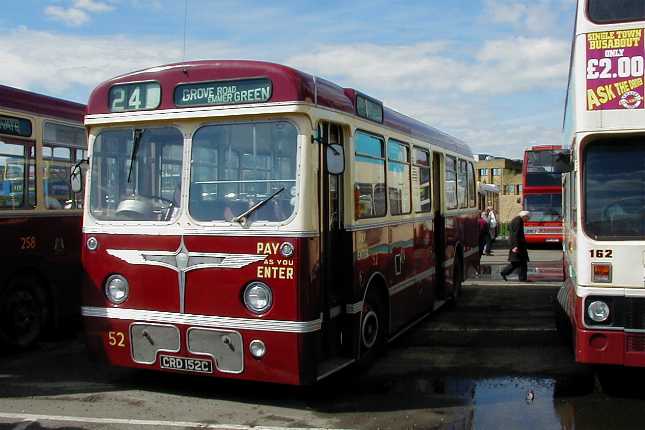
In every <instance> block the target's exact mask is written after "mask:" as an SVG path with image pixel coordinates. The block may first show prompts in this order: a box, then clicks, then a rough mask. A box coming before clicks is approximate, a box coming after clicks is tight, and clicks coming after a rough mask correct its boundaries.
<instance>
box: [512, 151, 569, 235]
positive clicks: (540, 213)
mask: <svg viewBox="0 0 645 430" xmlns="http://www.w3.org/2000/svg"><path fill="white" fill-rule="evenodd" d="M566 154H567V151H566V150H563V149H562V146H533V147H531V148H529V149H527V150H526V151H524V163H523V165H522V195H523V201H522V206H523V208H524V210H527V211H529V212H531V217H530V219H529V221H527V222H526V223H525V225H524V234H525V235H526V241H527V242H528V243H531V244H545V243H562V165H563V164H562V161H561V160H562V159H563V157H564V156H566Z"/></svg>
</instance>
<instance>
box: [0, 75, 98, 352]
mask: <svg viewBox="0 0 645 430" xmlns="http://www.w3.org/2000/svg"><path fill="white" fill-rule="evenodd" d="M84 114H85V105H81V104H78V103H73V102H69V101H65V100H60V99H56V98H52V97H47V96H44V95H40V94H35V93H31V92H27V91H23V90H19V89H16V88H11V87H7V86H2V85H0V238H2V240H1V243H2V246H1V247H0V259H2V263H3V264H2V271H0V340H1V341H3V342H4V343H9V344H11V345H14V346H22V347H24V346H28V345H30V344H32V343H33V342H35V341H36V340H37V339H38V337H39V336H40V335H41V334H42V333H43V331H45V328H48V329H50V330H52V331H57V330H59V329H60V328H61V326H63V325H65V324H66V323H68V322H71V321H73V320H76V321H78V318H79V303H80V280H81V277H80V269H81V265H80V258H81V256H80V240H81V212H82V211H81V204H82V202H81V201H80V200H78V199H76V198H75V196H74V195H73V193H72V192H71V189H70V184H69V173H70V168H71V167H72V166H73V165H74V164H75V163H76V162H77V161H80V160H82V159H84V158H86V148H87V145H86V137H85V129H84V127H83V125H82V122H83V116H84Z"/></svg>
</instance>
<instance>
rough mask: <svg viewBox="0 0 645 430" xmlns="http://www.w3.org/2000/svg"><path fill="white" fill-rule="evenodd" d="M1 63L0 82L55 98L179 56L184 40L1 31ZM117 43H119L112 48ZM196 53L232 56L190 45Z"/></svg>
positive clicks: (227, 51) (224, 51)
mask: <svg viewBox="0 0 645 430" xmlns="http://www.w3.org/2000/svg"><path fill="white" fill-rule="evenodd" d="M0 46H2V47H3V64H2V68H0V82H2V83H3V84H6V85H10V86H16V87H20V88H25V89H30V88H39V89H40V90H41V91H47V92H49V93H51V94H55V95H57V96H59V97H63V98H69V97H68V96H66V93H67V92H68V91H70V90H72V89H77V88H78V87H82V88H83V89H84V90H85V91H86V92H87V93H88V94H89V90H91V88H93V87H95V86H96V85H97V84H98V83H100V82H101V81H103V80H105V79H108V78H112V77H114V76H117V75H120V74H123V73H127V72H132V71H134V70H138V69H143V68H147V67H151V66H158V65H160V64H167V63H171V62H176V61H179V60H181V57H182V44H181V42H180V41H169V40H165V39H158V38H142V37H137V38H136V39H130V38H127V37H125V36H118V35H116V36H106V37H87V36H78V37H77V36H69V35H61V34H52V33H47V32H40V31H33V30H29V29H26V28H21V29H18V30H14V31H11V32H0ZM115 47H118V48H117V49H115ZM191 48H193V49H194V51H195V52H202V53H204V52H208V53H209V54H210V55H211V56H214V57H219V58H227V57H234V56H235V53H234V51H233V50H231V49H229V48H228V47H226V46H225V45H223V44H218V43H208V44H203V45H200V44H194V45H193V46H192V47H191Z"/></svg>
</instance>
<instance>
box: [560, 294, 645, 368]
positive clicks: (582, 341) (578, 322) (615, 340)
mask: <svg viewBox="0 0 645 430" xmlns="http://www.w3.org/2000/svg"><path fill="white" fill-rule="evenodd" d="M582 303H583V299H582V298H581V297H576V299H575V319H574V321H573V322H572V326H573V327H574V332H575V334H574V348H575V354H576V361H577V362H579V363H587V364H614V365H623V366H633V367H645V351H643V352H632V351H628V350H627V346H626V342H627V336H637V335H634V334H627V333H625V332H624V331H623V330H602V329H599V330H590V329H585V328H584V326H583V324H582V320H583V315H582ZM597 336H605V338H606V339H605V345H604V347H603V348H594V347H593V346H592V339H593V337H597Z"/></svg>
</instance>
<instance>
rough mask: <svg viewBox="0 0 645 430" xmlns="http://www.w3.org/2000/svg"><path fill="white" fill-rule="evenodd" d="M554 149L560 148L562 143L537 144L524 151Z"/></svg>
mask: <svg viewBox="0 0 645 430" xmlns="http://www.w3.org/2000/svg"><path fill="white" fill-rule="evenodd" d="M556 149H562V145H538V146H531V147H530V148H528V149H527V150H526V151H527V152H528V151H553V150H556Z"/></svg>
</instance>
